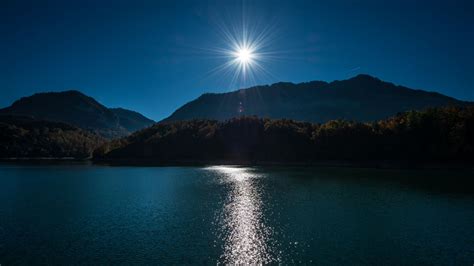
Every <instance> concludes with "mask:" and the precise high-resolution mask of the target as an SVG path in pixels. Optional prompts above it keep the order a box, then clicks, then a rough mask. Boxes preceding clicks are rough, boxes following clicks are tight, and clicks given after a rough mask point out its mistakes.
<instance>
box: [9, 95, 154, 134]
mask: <svg viewBox="0 0 474 266" xmlns="http://www.w3.org/2000/svg"><path fill="white" fill-rule="evenodd" d="M0 115H17V116H29V117H32V118H35V119H41V120H49V121H58V122H64V123H68V124H71V125H74V126H77V127H80V128H82V129H86V130H89V131H93V132H96V133H98V134H100V135H102V136H104V137H107V138H112V137H121V136H125V135H127V134H129V133H131V132H133V131H136V130H137V129H141V128H144V127H147V126H150V125H151V124H153V123H154V121H153V120H150V119H148V118H146V117H144V116H142V115H140V114H138V113H136V112H133V111H129V110H125V109H122V108H114V109H110V108H107V107H105V106H104V105H102V104H100V103H99V102H97V101H96V100H94V99H93V98H92V97H89V96H86V95H84V94H83V93H81V92H79V91H75V90H71V91H64V92H47V93H37V94H34V95H32V96H29V97H23V98H21V99H19V100H17V101H15V102H14V103H13V104H12V105H11V106H9V107H7V108H4V109H0Z"/></svg>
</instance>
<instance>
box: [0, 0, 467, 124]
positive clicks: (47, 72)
mask: <svg viewBox="0 0 474 266" xmlns="http://www.w3.org/2000/svg"><path fill="white" fill-rule="evenodd" d="M0 5H1V8H0V22H1V23H0V34H1V35H2V39H1V42H0V88H1V89H0V96H1V97H0V107H5V106H8V105H10V104H11V103H12V102H13V101H14V100H16V99H18V98H19V97H22V96H28V95H31V94H33V93H35V92H42V91H62V90H67V89H77V90H80V91H82V92H84V93H86V94H88V95H90V96H92V97H94V98H96V99H97V100H98V101H100V102H101V103H103V104H105V105H106V106H110V107H124V108H128V109H132V110H136V111H139V112H141V113H143V114H145V115H147V116H148V117H150V118H153V119H155V120H160V119H162V118H165V117H166V116H168V115H169V114H171V113H172V112H173V111H174V110H175V109H176V108H178V107H179V106H181V105H182V104H184V103H186V102H188V101H190V100H192V99H194V98H196V97H198V96H199V95H201V94H202V93H204V92H226V91H230V90H233V89H236V88H237V87H239V86H243V85H242V83H239V84H236V83H235V82H231V77H230V76H229V75H221V74H219V73H217V74H216V73H214V74H213V75H211V74H210V73H213V72H212V71H211V70H213V69H214V68H216V67H218V66H220V65H222V64H224V63H226V62H227V60H228V59H227V58H222V57H218V56H217V55H216V54H215V51H216V49H218V48H226V47H228V45H229V43H228V42H227V40H226V39H225V38H224V36H223V34H222V31H221V29H222V28H224V29H234V28H239V27H240V26H241V25H242V20H244V21H245V22H246V23H247V25H249V26H251V27H253V29H254V30H255V32H256V33H258V32H259V30H261V31H263V30H265V29H267V30H268V31H269V32H270V33H271V37H272V38H271V39H270V38H269V39H268V42H267V46H266V47H265V49H266V51H271V52H272V53H274V55H275V56H274V57H276V58H273V59H272V60H266V61H264V60H263V59H262V66H263V67H264V68H265V70H266V71H268V72H269V73H270V74H266V75H259V74H258V73H256V75H255V80H253V81H247V82H246V83H244V84H245V85H253V84H266V83H274V82H278V81H291V82H303V81H310V80H326V81H332V80H341V79H346V78H349V77H351V76H354V75H357V74H359V73H367V74H370V75H374V76H376V77H379V78H381V79H383V80H387V81H391V82H394V83H396V84H401V85H405V86H408V87H412V88H416V89H425V90H430V91H437V92H440V93H443V94H447V95H449V96H453V97H456V98H459V99H463V100H474V86H473V85H474V77H473V76H474V63H473V62H474V51H473V47H474V2H473V1H403V0H401V1H324V2H323V1H299V0H291V1H277V0H272V1H242V0H239V1H231V0H222V1H217V0H215V1H211V0H210V1H178V0H176V1H139V0H138V1H137V0H135V1H72V0H71V1H9V0H7V1H2V3H1V4H0Z"/></svg>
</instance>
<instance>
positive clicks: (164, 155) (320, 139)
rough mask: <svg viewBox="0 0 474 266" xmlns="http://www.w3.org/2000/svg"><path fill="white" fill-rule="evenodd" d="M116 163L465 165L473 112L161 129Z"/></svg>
mask: <svg viewBox="0 0 474 266" xmlns="http://www.w3.org/2000/svg"><path fill="white" fill-rule="evenodd" d="M94 159H95V160H98V161H101V160H103V161H110V162H117V163H135V162H145V163H152V164H170V163H211V164H214V163H218V164H222V163H224V164H225V163H238V164H247V163H283V164H286V163H313V162H318V161H325V160H343V161H346V160H347V161H378V160H388V161H400V162H410V163H418V162H421V163H424V162H448V163H452V162H455V163H461V162H465V163H468V165H472V163H473V159H474V107H472V106H469V107H442V108H429V109H426V110H424V111H409V112H404V113H399V114H397V115H396V116H394V117H391V118H388V119H384V120H379V121H375V122H370V123H367V122H366V123H362V122H354V121H345V120H332V121H329V122H326V123H324V124H316V123H307V122H296V121H293V120H287V119H281V120H271V119H261V118H256V117H239V118H233V119H230V120H226V121H223V122H219V121H216V120H189V121H178V122H170V123H157V124H155V125H153V126H152V127H149V128H146V129H144V130H140V131H138V132H136V133H134V134H132V135H130V136H128V137H125V138H122V139H115V140H112V141H110V142H107V143H105V144H104V145H103V146H101V147H99V148H98V149H97V150H95V151H94Z"/></svg>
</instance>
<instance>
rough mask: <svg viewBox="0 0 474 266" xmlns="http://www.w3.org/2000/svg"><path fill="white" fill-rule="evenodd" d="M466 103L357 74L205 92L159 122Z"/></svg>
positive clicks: (319, 116) (361, 114) (366, 113)
mask: <svg viewBox="0 0 474 266" xmlns="http://www.w3.org/2000/svg"><path fill="white" fill-rule="evenodd" d="M466 104H472V103H467V102H463V101H459V100H456V99H454V98H451V97H448V96H444V95H442V94H439V93H434V92H427V91H422V90H413V89H410V88H406V87H403V86H397V85H394V84H392V83H388V82H384V81H381V80H379V79H377V78H374V77H372V76H369V75H358V76H356V77H353V78H351V79H347V80H342V81H333V82H330V83H328V82H324V81H311V82H305V83H299V84H293V83H286V82H280V83H275V84H273V85H270V86H257V87H252V88H249V89H241V90H238V91H233V92H228V93H218V94H216V93H207V94H203V95H201V96H200V97H199V98H197V99H196V100H194V101H191V102H189V103H187V104H185V105H183V106H182V107H180V108H179V109H178V110H176V111H175V112H174V113H173V114H172V115H171V116H169V117H168V118H166V119H164V120H163V122H171V121H181V120H190V119H196V118H197V119H217V120H226V119H229V118H232V117H238V116H243V115H246V116H249V115H256V116H258V117H267V118H272V119H280V118H286V119H293V120H299V121H308V122H319V123H321V122H326V121H329V120H333V119H346V120H356V121H374V120H378V119H384V118H387V117H390V116H392V115H395V114H397V113H398V112H403V111H408V110H422V109H425V108H427V107H437V106H446V105H466Z"/></svg>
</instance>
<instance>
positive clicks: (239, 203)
mask: <svg viewBox="0 0 474 266" xmlns="http://www.w3.org/2000/svg"><path fill="white" fill-rule="evenodd" d="M206 169H208V170H210V171H213V172H216V173H217V174H219V176H220V178H221V179H222V181H223V182H225V183H226V184H228V185H229V186H230V193H229V194H228V196H227V198H226V200H225V203H224V204H225V205H224V206H223V209H222V212H221V213H219V214H218V215H217V219H218V222H217V224H219V229H218V230H219V238H220V239H221V240H223V254H222V255H221V257H220V258H219V263H225V264H262V263H270V262H275V261H278V259H277V258H276V257H275V256H273V255H272V254H273V252H272V250H271V247H270V244H269V243H270V237H271V233H272V229H271V228H270V227H268V226H267V225H266V224H265V222H264V217H263V210H262V207H263V206H262V201H261V198H260V197H261V194H260V191H259V189H258V187H257V185H256V180H257V179H258V178H259V176H258V175H257V174H255V173H253V172H252V169H250V168H240V167H224V166H214V167H208V168H206Z"/></svg>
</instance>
